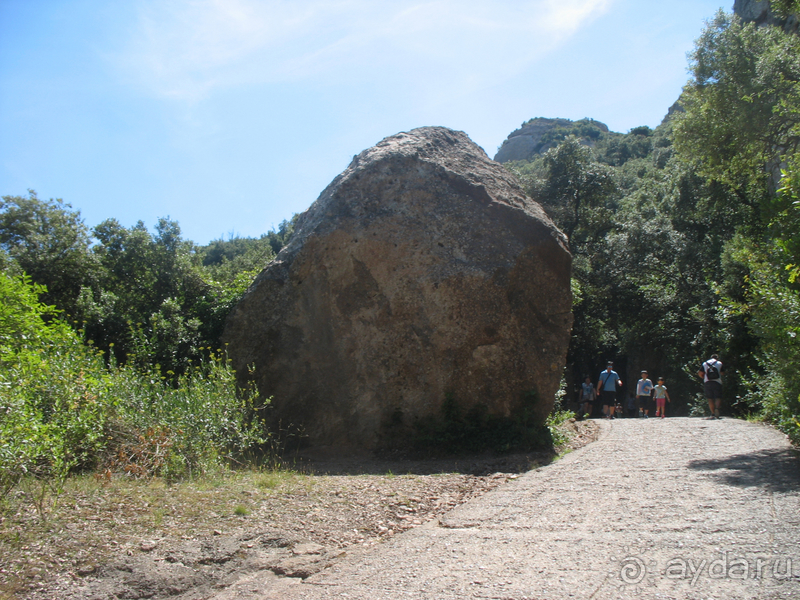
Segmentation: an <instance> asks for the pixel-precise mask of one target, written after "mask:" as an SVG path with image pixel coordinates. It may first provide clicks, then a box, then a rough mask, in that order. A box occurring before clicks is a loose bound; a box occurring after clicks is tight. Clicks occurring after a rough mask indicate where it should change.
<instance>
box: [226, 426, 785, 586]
mask: <svg viewBox="0 0 800 600" xmlns="http://www.w3.org/2000/svg"><path fill="white" fill-rule="evenodd" d="M602 425H603V433H602V436H601V438H600V439H599V440H598V441H597V442H595V443H593V444H590V445H588V446H586V447H584V448H582V449H580V450H578V451H576V452H573V453H571V454H568V455H567V456H566V457H564V458H563V459H561V460H559V461H557V462H556V463H554V464H552V465H549V466H547V467H544V468H542V469H538V470H536V471H532V472H529V473H527V474H526V475H524V476H522V477H520V478H518V479H516V480H513V481H510V482H508V483H506V484H505V485H503V486H501V487H499V488H497V489H495V490H494V491H492V492H490V493H488V494H486V495H484V496H482V497H480V498H477V499H476V500H473V501H471V502H468V503H467V504H464V505H462V506H460V507H459V508H457V509H455V510H453V511H451V512H449V513H447V514H446V515H445V516H444V517H443V518H441V519H439V520H438V521H435V522H432V523H429V524H427V525H425V526H423V527H419V528H417V529H414V530H411V531H408V532H406V533H404V534H402V535H400V536H396V537H395V538H394V539H392V540H391V541H388V542H385V543H382V544H379V545H378V546H374V547H372V548H369V549H365V550H363V551H357V552H354V553H350V554H348V555H347V556H345V557H344V558H342V559H340V560H337V561H336V562H335V563H334V564H333V565H332V566H331V567H330V568H329V569H327V570H324V571H321V572H320V573H317V574H316V575H313V576H311V577H309V578H308V579H305V580H300V579H290V578H279V577H277V576H275V575H274V574H272V573H268V572H260V573H257V574H255V575H251V576H250V577H248V578H246V579H242V580H240V581H239V582H237V583H236V584H235V585H233V586H232V587H229V588H227V589H226V590H225V591H224V592H222V593H220V594H218V595H217V596H215V597H214V598H215V600H234V599H236V600H272V599H289V598H292V599H308V600H315V599H327V598H350V599H353V598H363V599H369V600H379V599H387V600H388V599H391V600H396V599H399V598H435V599H441V600H448V599H456V598H495V599H509V600H510V599H514V600H523V599H537V600H538V599H559V600H560V599H564V598H577V599H587V600H588V599H592V600H603V599H610V598H637V599H640V598H643V599H650V598H652V599H655V598H659V599H673V598H674V599H701V598H702V599H708V598H720V599H722V598H724V599H726V600H736V599H744V598H769V599H778V598H779V599H797V598H800V458H798V456H797V453H796V452H795V451H793V450H792V449H791V448H790V446H789V445H788V443H787V441H786V439H785V437H784V436H782V435H781V434H779V433H777V432H775V431H774V430H772V429H769V428H767V427H764V426H761V425H757V424H752V423H747V422H744V421H738V420H733V419H723V420H721V421H706V420H700V419H686V418H673V419H664V420H660V419H647V420H645V419H642V420H638V419H630V420H617V421H612V422H604V423H603V424H602Z"/></svg>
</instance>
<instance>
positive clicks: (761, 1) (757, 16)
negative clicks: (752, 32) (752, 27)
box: [733, 0, 800, 33]
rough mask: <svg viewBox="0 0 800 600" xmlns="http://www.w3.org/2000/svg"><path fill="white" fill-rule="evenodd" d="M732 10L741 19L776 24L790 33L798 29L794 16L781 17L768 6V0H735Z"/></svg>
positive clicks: (798, 25) (797, 22)
mask: <svg viewBox="0 0 800 600" xmlns="http://www.w3.org/2000/svg"><path fill="white" fill-rule="evenodd" d="M733 12H734V14H736V15H739V16H740V17H741V18H742V20H743V21H747V22H753V23H755V24H756V25H777V26H778V27H783V29H784V30H785V31H787V32H791V33H798V30H800V21H799V20H798V19H797V17H796V16H794V15H792V16H790V17H788V18H783V17H781V16H780V15H778V14H776V13H775V12H774V11H773V10H772V9H771V8H770V5H769V2H768V0H735V1H734V3H733Z"/></svg>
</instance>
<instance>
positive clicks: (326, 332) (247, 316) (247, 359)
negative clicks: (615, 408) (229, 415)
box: [224, 127, 572, 450]
mask: <svg viewBox="0 0 800 600" xmlns="http://www.w3.org/2000/svg"><path fill="white" fill-rule="evenodd" d="M570 271H571V256H570V254H569V252H568V250H567V246H566V240H565V238H564V236H563V234H561V233H560V232H559V231H558V230H557V229H556V227H555V226H554V225H553V224H552V222H551V221H550V220H549V219H548V218H547V216H546V215H545V213H544V211H543V210H542V209H541V207H540V206H539V205H538V204H536V203H535V202H533V201H532V200H530V199H529V198H528V197H527V196H526V195H525V193H524V192H523V191H522V189H521V188H520V186H519V185H518V183H517V182H516V180H515V179H514V178H513V177H512V176H511V175H510V174H508V173H507V172H506V171H505V170H504V169H503V168H502V167H501V166H500V165H499V164H497V163H494V162H492V161H490V160H489V159H488V158H487V157H486V154H485V153H484V152H483V151H482V150H481V149H480V148H479V147H478V146H477V145H475V144H474V143H473V142H472V141H471V140H470V139H469V138H468V137H467V136H466V135H465V134H464V133H462V132H457V131H452V130H449V129H445V128H440V127H425V128H420V129H415V130H413V131H410V132H408V133H400V134H398V135H395V136H392V137H389V138H386V139H384V140H383V141H381V142H380V143H378V144H377V145H376V146H374V147H373V148H370V149H368V150H365V151H364V152H362V153H361V154H359V155H358V156H357V157H355V158H354V159H353V162H352V163H351V164H350V166H349V167H348V168H347V170H345V171H344V172H343V173H342V174H341V175H339V176H338V177H337V178H336V179H334V181H333V182H332V183H331V184H330V185H329V186H328V187H327V188H326V189H325V190H324V191H323V193H322V194H321V195H320V197H319V198H318V199H317V201H316V202H315V203H314V204H313V205H312V206H311V208H309V210H308V211H307V212H305V213H304V214H303V215H302V216H301V217H300V219H299V220H298V223H297V226H296V229H295V234H294V237H293V238H292V240H291V242H290V243H289V245H288V246H287V247H286V248H284V250H283V251H282V252H281V253H280V254H279V255H278V257H277V258H276V259H275V260H274V261H273V262H272V263H271V264H270V265H269V266H268V267H267V268H266V269H265V270H264V271H263V272H262V273H261V274H260V275H259V276H258V277H257V278H256V280H255V281H254V282H253V284H252V285H251V286H250V288H249V290H248V292H247V293H246V295H245V296H244V298H243V299H242V300H241V302H240V303H239V304H238V305H237V306H236V308H235V309H234V310H233V312H232V313H231V315H230V316H229V318H228V322H227V326H226V331H225V334H224V339H225V341H226V342H227V343H228V344H229V346H228V351H229V355H230V357H231V359H232V360H233V363H234V366H235V368H236V369H237V370H238V371H239V372H240V373H244V372H245V371H246V369H247V365H251V364H254V365H255V379H256V382H257V384H258V385H259V389H260V390H261V391H262V392H263V393H266V394H268V395H270V396H273V410H272V413H273V416H272V418H273V419H274V420H275V421H276V422H277V421H278V420H279V421H280V422H281V423H282V425H283V426H286V425H288V424H292V425H294V426H302V427H303V429H304V432H305V434H306V435H307V436H308V440H309V442H310V443H311V444H312V445H323V446H325V445H327V446H330V447H332V448H334V449H338V450H345V449H347V448H350V447H353V448H365V449H373V448H377V447H379V446H380V445H381V444H382V443H383V442H385V440H386V439H387V436H388V437H391V435H389V434H387V431H389V433H391V434H392V435H394V439H395V440H397V436H396V434H397V433H398V432H404V431H405V432H407V428H408V427H409V426H410V425H411V424H412V423H413V421H414V419H417V418H419V419H426V418H429V417H432V416H434V415H438V414H439V413H440V410H441V406H442V403H443V401H444V400H445V398H446V396H447V395H448V394H452V397H453V399H454V400H455V401H456V403H457V404H458V405H459V406H461V407H462V408H463V409H464V410H467V409H469V408H471V407H473V406H475V405H483V406H484V407H485V408H486V410H487V411H488V413H489V414H493V415H498V416H511V415H513V414H514V413H515V411H519V410H521V407H522V405H523V396H524V394H525V393H526V392H529V391H531V390H535V391H536V392H538V396H539V400H538V402H537V403H536V405H535V407H534V413H535V416H536V417H537V418H538V419H540V420H543V419H544V418H545V416H546V415H547V414H548V412H549V411H550V410H551V408H552V404H553V395H554V392H555V391H556V390H557V388H558V385H559V381H560V377H561V371H562V367H563V364H564V360H565V354H566V350H567V344H568V341H569V333H570V327H571V324H572V314H571V292H570V285H569V281H570ZM400 440H401V441H402V435H401V437H400Z"/></svg>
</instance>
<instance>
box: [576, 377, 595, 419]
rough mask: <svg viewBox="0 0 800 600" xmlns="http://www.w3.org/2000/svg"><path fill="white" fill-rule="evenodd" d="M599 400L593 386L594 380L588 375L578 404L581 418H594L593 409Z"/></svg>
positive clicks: (582, 385) (582, 386)
mask: <svg viewBox="0 0 800 600" xmlns="http://www.w3.org/2000/svg"><path fill="white" fill-rule="evenodd" d="M595 400H597V392H596V391H595V389H594V385H592V378H591V377H589V376H588V375H587V376H586V379H585V380H584V382H583V383H582V384H581V398H580V401H579V402H578V411H579V412H580V414H579V415H578V417H579V418H581V419H583V418H587V419H588V418H589V417H591V416H592V407H593V406H594V402H595Z"/></svg>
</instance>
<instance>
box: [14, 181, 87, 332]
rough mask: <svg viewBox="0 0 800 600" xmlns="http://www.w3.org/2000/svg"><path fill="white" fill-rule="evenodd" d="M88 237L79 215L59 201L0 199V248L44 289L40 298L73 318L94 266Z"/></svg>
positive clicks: (31, 194)
mask: <svg viewBox="0 0 800 600" xmlns="http://www.w3.org/2000/svg"><path fill="white" fill-rule="evenodd" d="M90 244H91V238H90V237H89V232H88V229H87V227H86V226H85V225H84V223H83V219H82V218H81V216H80V211H73V210H72V207H71V206H70V205H69V204H66V203H65V202H63V201H62V200H60V199H57V200H52V199H51V200H47V201H45V200H40V199H39V198H38V196H37V195H36V192H34V191H33V190H29V192H28V196H27V197H25V196H3V198H2V200H1V201H0V249H2V250H4V251H5V252H6V253H7V254H8V255H9V256H10V257H11V258H12V259H13V260H14V261H15V262H16V264H17V265H18V266H19V268H20V269H21V270H22V271H24V272H25V273H27V274H28V275H30V277H31V280H32V281H33V282H34V283H37V284H39V285H43V286H46V288H47V291H45V292H43V296H42V298H43V300H44V301H45V302H46V303H50V304H54V305H56V306H57V307H58V308H60V309H62V310H63V311H65V312H66V313H67V314H68V315H70V316H72V317H75V316H76V302H77V300H78V297H79V296H80V292H81V288H82V287H85V286H92V285H94V284H95V282H96V280H97V278H98V276H99V273H98V271H99V265H98V263H97V262H96V261H95V260H94V257H93V255H92V253H91V252H90V251H89V247H90Z"/></svg>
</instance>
